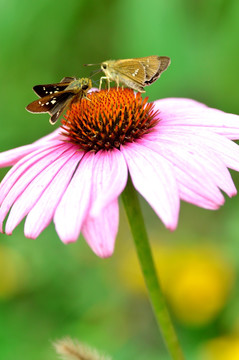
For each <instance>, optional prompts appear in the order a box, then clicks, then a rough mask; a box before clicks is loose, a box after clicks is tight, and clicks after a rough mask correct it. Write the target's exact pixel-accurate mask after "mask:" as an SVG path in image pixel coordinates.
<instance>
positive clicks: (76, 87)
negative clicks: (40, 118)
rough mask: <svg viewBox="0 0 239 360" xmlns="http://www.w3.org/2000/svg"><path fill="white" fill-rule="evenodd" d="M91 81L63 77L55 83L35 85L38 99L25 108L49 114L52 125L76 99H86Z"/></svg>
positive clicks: (34, 88)
mask: <svg viewBox="0 0 239 360" xmlns="http://www.w3.org/2000/svg"><path fill="white" fill-rule="evenodd" d="M91 87H92V82H91V80H90V79H88V78H82V79H76V78H75V77H64V78H63V79H62V80H61V82H59V83H56V84H47V85H36V86H34V87H33V90H34V91H35V93H36V94H37V95H38V96H39V97H40V99H38V100H35V101H33V102H32V103H30V104H29V105H28V106H27V107H26V109H27V110H28V111H29V112H32V113H48V114H50V116H51V117H50V119H49V121H50V123H51V124H52V125H54V124H55V123H56V121H57V120H58V119H59V117H60V116H61V114H62V113H63V111H64V110H66V108H67V107H69V106H71V104H72V103H73V102H75V101H77V100H78V99H82V98H85V99H87V92H88V91H89V90H90V89H91Z"/></svg>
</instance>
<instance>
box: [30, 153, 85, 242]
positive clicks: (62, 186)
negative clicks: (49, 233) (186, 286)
mask: <svg viewBox="0 0 239 360" xmlns="http://www.w3.org/2000/svg"><path fill="white" fill-rule="evenodd" d="M82 156H83V153H81V152H79V151H76V152H75V153H74V154H73V156H72V157H71V158H70V159H68V160H67V162H65V164H63V166H62V167H61V169H60V170H59V172H58V173H57V174H56V176H55V177H54V178H53V180H52V181H51V182H50V184H49V185H48V187H47V188H46V190H45V191H44V192H43V194H42V195H41V197H40V199H39V200H38V201H37V203H36V204H35V206H34V207H33V208H32V209H31V210H30V212H29V214H28V216H27V218H26V222H25V227H24V233H25V236H26V237H29V238H31V239H36V238H37V237H38V235H39V234H40V233H41V232H42V231H43V230H44V229H45V228H46V227H47V226H48V225H49V224H50V222H51V221H52V219H53V216H54V213H55V209H56V207H57V205H58V203H59V201H60V199H61V198H62V195H63V194H64V192H65V191H66V189H67V186H68V184H69V183H70V181H71V178H72V175H73V173H74V171H75V169H76V166H77V164H78V163H79V161H80V159H81V158H82Z"/></svg>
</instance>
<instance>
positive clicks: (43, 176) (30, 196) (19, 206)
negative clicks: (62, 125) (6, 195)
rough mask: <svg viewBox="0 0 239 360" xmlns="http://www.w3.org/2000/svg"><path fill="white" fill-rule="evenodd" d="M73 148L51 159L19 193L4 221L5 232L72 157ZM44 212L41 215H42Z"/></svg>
mask: <svg viewBox="0 0 239 360" xmlns="http://www.w3.org/2000/svg"><path fill="white" fill-rule="evenodd" d="M73 153H74V150H73V149H72V148H71V149H69V150H68V151H66V152H65V153H63V154H62V155H61V156H60V157H59V158H58V159H56V160H55V161H52V162H51V164H49V166H48V167H46V168H45V169H44V170H43V171H42V172H41V173H40V174H39V175H37V176H36V177H35V178H34V179H33V180H32V182H31V183H30V184H29V185H28V186H27V188H26V189H25V190H24V191H23V192H22V193H21V195H20V196H19V197H18V199H17V200H16V201H15V203H14V204H13V206H12V209H11V211H10V214H9V216H8V219H7V223H6V229H5V231H6V234H8V235H9V234H11V233H12V231H13V229H15V227H16V226H17V225H18V224H19V223H20V222H21V221H22V219H23V218H24V217H25V216H26V215H27V213H28V212H29V211H30V210H31V208H32V207H33V206H34V205H35V203H36V202H37V200H38V199H39V197H40V196H41V195H42V193H43V192H44V190H45V189H46V188H47V187H48V185H49V184H50V183H51V181H52V179H53V178H54V177H55V175H56V174H57V173H58V171H59V170H60V169H61V168H62V166H63V165H64V164H65V163H66V162H67V161H68V160H69V159H70V158H71V157H72V154H73ZM44 216H45V214H44V215H43V217H44Z"/></svg>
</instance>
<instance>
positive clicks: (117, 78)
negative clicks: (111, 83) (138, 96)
mask: <svg viewBox="0 0 239 360" xmlns="http://www.w3.org/2000/svg"><path fill="white" fill-rule="evenodd" d="M115 82H116V85H117V91H118V89H119V77H118V76H117V77H116V80H115Z"/></svg>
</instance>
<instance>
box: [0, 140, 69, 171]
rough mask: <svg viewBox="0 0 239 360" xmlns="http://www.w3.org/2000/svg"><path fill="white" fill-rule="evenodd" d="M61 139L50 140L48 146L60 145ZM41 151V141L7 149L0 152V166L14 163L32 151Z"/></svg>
mask: <svg viewBox="0 0 239 360" xmlns="http://www.w3.org/2000/svg"><path fill="white" fill-rule="evenodd" d="M61 143H62V141H59V140H54V141H53V140H52V141H51V142H49V145H48V147H50V146H51V147H53V146H57V145H60V144H61ZM35 151H36V152H37V151H42V145H41V142H40V141H38V142H35V143H33V144H30V145H25V146H20V147H17V148H15V149H11V150H7V151H4V152H2V153H0V167H7V166H12V165H14V164H16V163H17V162H18V161H19V160H21V159H22V158H23V157H24V156H27V155H31V154H32V153H33V152H35Z"/></svg>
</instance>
